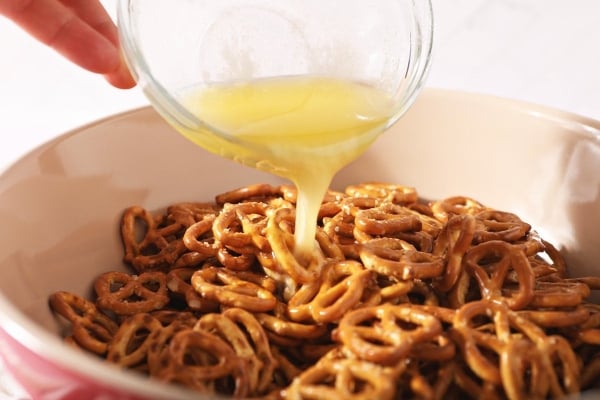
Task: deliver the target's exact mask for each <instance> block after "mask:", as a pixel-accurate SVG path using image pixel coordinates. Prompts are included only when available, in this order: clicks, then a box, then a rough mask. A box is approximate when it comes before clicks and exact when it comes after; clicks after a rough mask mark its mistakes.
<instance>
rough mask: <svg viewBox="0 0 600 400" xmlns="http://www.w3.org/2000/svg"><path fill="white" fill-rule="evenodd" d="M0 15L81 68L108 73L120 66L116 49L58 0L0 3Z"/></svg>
mask: <svg viewBox="0 0 600 400" xmlns="http://www.w3.org/2000/svg"><path fill="white" fill-rule="evenodd" d="M0 13H2V14H4V15H6V16H7V17H8V18H10V19H12V20H13V21H14V22H15V23H16V24H18V25H19V26H21V27H22V28H23V29H24V30H25V31H27V32H28V33H29V34H31V35H32V36H34V37H35V38H37V39H38V40H39V41H41V42H42V43H45V44H47V45H48V46H50V47H52V48H53V49H55V50H56V51H57V52H59V53H60V54H62V55H63V56H64V57H66V58H67V59H69V60H70V61H72V62H74V63H75V64H77V65H79V66H81V67H82V68H85V69H87V70H89V71H92V72H97V73H101V74H109V73H113V72H114V71H117V70H118V69H119V68H120V66H121V62H122V61H121V58H120V54H119V50H118V48H117V46H115V44H114V43H113V42H111V40H109V39H107V38H106V37H105V36H104V35H103V34H101V33H100V32H99V31H97V30H95V29H94V28H92V27H91V26H90V25H88V24H87V23H86V22H85V21H84V20H83V19H81V18H80V17H79V16H78V15H77V14H76V13H75V12H74V11H73V10H72V9H71V8H69V7H67V6H65V5H64V4H63V3H61V2H60V1H58V0H0ZM96 22H98V24H96V25H97V26H102V23H100V22H99V21H96ZM104 26H106V24H104ZM101 29H106V28H101Z"/></svg>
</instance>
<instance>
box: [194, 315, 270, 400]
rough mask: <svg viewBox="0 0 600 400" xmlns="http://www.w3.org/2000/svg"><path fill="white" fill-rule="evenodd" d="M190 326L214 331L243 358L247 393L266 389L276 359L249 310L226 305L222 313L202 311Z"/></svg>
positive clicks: (260, 392) (264, 391) (261, 329)
mask: <svg viewBox="0 0 600 400" xmlns="http://www.w3.org/2000/svg"><path fill="white" fill-rule="evenodd" d="M194 329H195V330H205V331H209V332H211V333H214V334H217V335H218V336H219V337H221V338H222V339H224V340H225V341H226V342H227V343H229V344H230V345H231V347H232V348H233V349H234V350H235V352H236V354H237V355H238V356H240V357H241V358H243V359H244V360H246V364H247V368H248V379H249V382H248V386H249V392H250V393H252V394H255V395H256V394H261V395H262V394H265V393H266V392H267V391H268V389H269V387H270V385H271V380H272V374H273V373H274V371H275V369H276V367H277V361H276V360H275V357H274V356H273V354H272V352H271V346H270V345H269V341H268V337H267V335H266V333H265V331H264V329H263V328H262V326H261V325H260V323H259V322H258V320H257V319H256V318H255V317H254V316H253V314H251V313H249V312H248V311H246V310H243V309H241V308H229V309H227V310H225V311H224V312H223V313H222V314H215V313H211V314H206V315H204V316H203V317H201V318H200V319H199V320H198V322H197V323H196V325H195V326H194Z"/></svg>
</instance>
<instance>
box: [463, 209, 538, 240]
mask: <svg viewBox="0 0 600 400" xmlns="http://www.w3.org/2000/svg"><path fill="white" fill-rule="evenodd" d="M475 218H476V220H477V222H478V223H477V228H476V230H475V235H474V237H473V241H474V242H475V243H481V242H487V241H489V240H503V241H505V242H511V243H512V242H516V241H518V240H520V239H522V238H523V237H525V235H527V233H528V232H529V230H530V229H531V225H529V224H528V223H526V222H523V221H522V220H521V219H520V218H519V217H518V216H516V215H515V214H512V213H508V212H504V211H498V210H490V209H487V210H482V211H480V212H478V213H477V214H475Z"/></svg>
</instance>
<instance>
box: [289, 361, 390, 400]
mask: <svg viewBox="0 0 600 400" xmlns="http://www.w3.org/2000/svg"><path fill="white" fill-rule="evenodd" d="M393 378H394V374H393V372H391V370H390V369H387V368H385V367H381V366H378V365H375V364H372V363H369V362H367V361H361V360H349V359H342V360H335V361H330V360H327V361H322V362H319V363H317V364H316V365H314V366H313V367H311V368H309V369H307V370H306V371H304V372H303V373H302V374H300V375H299V376H298V377H297V378H296V379H294V381H293V382H292V384H291V385H290V386H289V387H288V388H287V389H286V398H287V399H292V400H294V399H298V400H300V399H364V400H369V399H381V400H386V399H390V400H391V399H393V398H394V383H393Z"/></svg>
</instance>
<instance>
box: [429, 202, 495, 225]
mask: <svg viewBox="0 0 600 400" xmlns="http://www.w3.org/2000/svg"><path fill="white" fill-rule="evenodd" d="M486 208H487V207H485V206H484V205H483V204H481V203H480V202H478V201H477V200H475V199H473V198H470V197H467V196H454V197H448V198H446V199H442V200H438V201H434V202H433V203H432V204H431V210H432V212H433V215H434V216H435V217H436V218H437V219H438V220H439V221H442V222H444V223H445V222H447V221H448V219H449V218H450V217H451V216H452V215H465V214H469V215H475V214H477V213H478V212H480V211H483V210H485V209H486Z"/></svg>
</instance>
